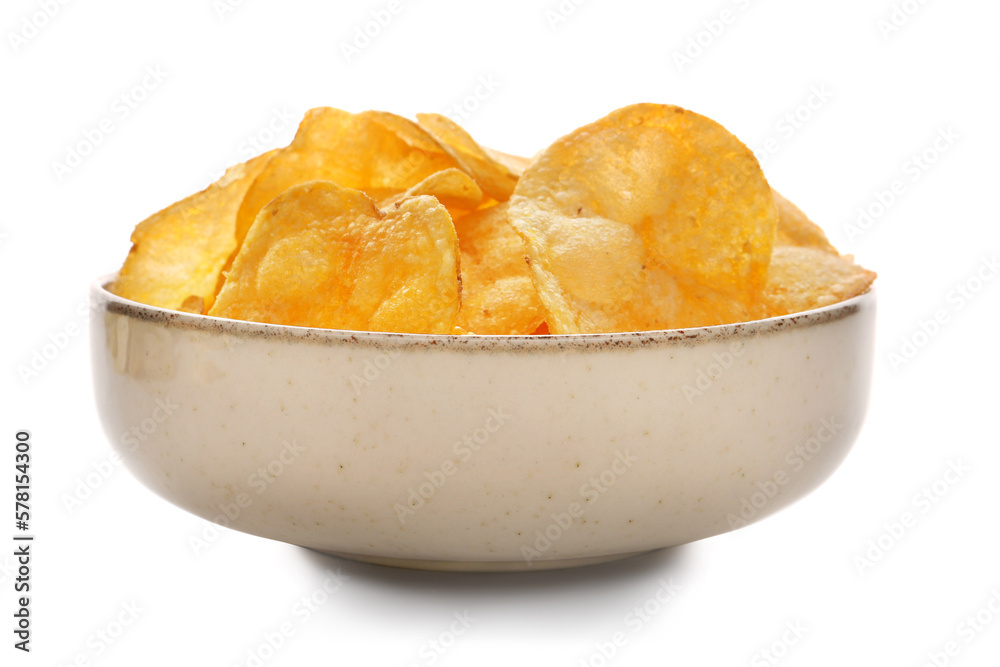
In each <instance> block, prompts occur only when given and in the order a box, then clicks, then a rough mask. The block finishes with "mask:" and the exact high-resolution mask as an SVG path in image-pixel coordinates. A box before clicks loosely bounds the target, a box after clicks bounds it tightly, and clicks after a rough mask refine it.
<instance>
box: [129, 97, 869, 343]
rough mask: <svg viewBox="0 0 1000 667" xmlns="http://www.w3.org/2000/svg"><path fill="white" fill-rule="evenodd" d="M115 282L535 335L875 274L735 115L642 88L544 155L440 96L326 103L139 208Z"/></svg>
mask: <svg viewBox="0 0 1000 667" xmlns="http://www.w3.org/2000/svg"><path fill="white" fill-rule="evenodd" d="M132 243H133V246H132V250H131V251H130V253H129V256H128V258H127V259H126V260H125V264H124V266H123V267H122V269H121V272H120V273H119V275H118V278H117V280H116V282H115V284H114V285H113V286H112V288H111V289H112V291H113V292H115V293H116V294H118V295H120V296H122V297H125V298H127V299H132V300H135V301H139V302H142V303H146V304H150V305H153V306H159V307H162V308H169V309H176V310H184V311H188V312H196V313H207V314H209V315H213V316H217V317H227V318H232V319H240V320H251V321H256V322H270V323H275V324H287V325H296V326H309V327H322V328H329V329H350V330H359V331H396V332H409V333H433V334H464V333H470V334H481V335H488V334H501V335H530V334H541V333H553V334H574V333H600V332H613V331H647V330H654V329H675V328H687V327H696V326H708V325H714V324H726V323H731V322H743V321H748V320H754V319H761V318H765V317H772V316H776V315H783V314H787V313H794V312H800V311H803V310H809V309H811V308H817V307H820V306H826V305H830V304H833V303H836V302H838V301H842V300H844V299H847V298H850V297H853V296H856V295H858V294H861V293H863V292H864V291H865V290H867V289H868V287H869V286H870V285H871V283H872V281H873V280H874V278H875V274H874V273H872V272H870V271H867V270H865V269H863V268H861V267H859V266H857V265H855V264H854V262H853V261H852V259H851V258H850V257H849V256H841V255H840V254H839V253H838V252H837V250H836V249H835V248H834V247H833V246H832V245H830V243H829V241H828V240H827V238H826V236H825V234H824V233H823V231H822V230H821V229H820V228H819V227H817V226H816V225H815V224H814V223H813V222H811V221H810V220H809V219H808V218H807V217H806V216H805V215H804V214H803V213H802V211H800V210H799V209H798V208H796V207H795V205H793V204H792V203H791V202H789V201H788V200H786V199H785V198H783V197H782V196H781V195H779V194H778V193H776V192H774V191H773V190H771V188H770V186H769V185H768V183H767V180H766V179H765V178H764V174H763V172H762V171H761V169H760V166H759V164H758V163H757V161H756V159H755V158H754V156H753V153H752V152H751V151H750V150H749V149H748V148H747V147H746V146H745V145H743V144H742V143H741V142H740V141H739V139H737V138H736V137H735V136H733V135H732V134H730V133H729V132H728V131H726V129H725V128H723V127H722V126H721V125H719V124H718V123H716V122H714V121H712V120H710V119H708V118H705V117H704V116H700V115H698V114H696V113H693V112H691V111H687V110H685V109H682V108H680V107H676V106H670V105H655V104H636V105H632V106H628V107H625V108H622V109H619V110H617V111H615V112H613V113H611V114H610V115H608V116H606V117H604V118H602V119H600V120H598V121H597V122H595V123H592V124H590V125H587V126H584V127H581V128H579V129H578V130H576V131H574V132H572V133H570V134H568V135H567V136H565V137H562V138H561V139H559V140H558V141H556V142H555V143H554V144H552V145H551V146H549V147H548V148H547V149H545V150H543V151H542V152H540V153H539V154H538V155H536V156H535V158H534V159H531V160H529V159H526V158H520V157H515V156H512V155H507V154H504V153H500V152H498V151H494V150H491V149H489V148H486V147H484V146H481V145H479V144H478V143H477V142H476V141H475V140H474V139H473V138H472V137H471V136H469V134H468V133H467V132H465V130H463V129H462V128H461V127H459V126H458V125H457V124H455V123H454V122H452V121H451V120H450V119H448V118H446V117H444V116H440V115H437V114H419V115H418V117H417V122H413V121H411V120H408V119H406V118H403V117H401V116H397V115H394V114H391V113H387V112H379V111H366V112H363V113H358V114H352V113H348V112H345V111H340V110H337V109H332V108H328V107H323V108H318V109H313V110H311V111H309V112H308V113H307V114H306V116H305V118H304V120H303V121H302V123H301V125H300V126H299V129H298V132H297V133H296V135H295V139H294V140H293V141H292V143H291V144H290V145H289V146H287V147H285V148H281V149H277V150H273V151H270V152H269V153H265V154H263V155H260V156H258V157H256V158H254V159H252V160H250V161H248V162H246V163H243V164H239V165H236V166H234V167H232V168H230V169H229V170H228V171H227V172H226V174H225V175H224V176H223V177H222V178H221V179H220V180H219V181H217V182H216V183H213V184H212V185H210V186H209V187H208V188H206V189H205V190H203V191H202V192H199V193H197V194H194V195H192V196H190V197H188V198H187V199H184V200H182V201H180V202H177V203H176V204H173V205H171V206H169V207H167V208H166V209H164V210H162V211H160V212H159V213H157V214H155V215H153V216H151V217H150V218H148V219H146V220H144V221H143V222H141V223H139V225H138V226H137V227H136V228H135V231H134V232H133V233H132Z"/></svg>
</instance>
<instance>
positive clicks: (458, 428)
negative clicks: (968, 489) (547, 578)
mask: <svg viewBox="0 0 1000 667" xmlns="http://www.w3.org/2000/svg"><path fill="white" fill-rule="evenodd" d="M113 280H114V276H106V277H104V278H102V279H99V280H98V281H97V282H95V283H94V285H93V287H92V290H91V296H92V305H93V307H94V311H93V312H94V316H93V317H92V319H91V322H92V324H91V327H92V331H91V342H92V357H93V375H94V389H95V392H96V398H97V405H98V409H99V412H100V416H101V420H102V424H103V426H104V429H105V431H106V434H107V436H108V438H109V440H110V441H111V443H112V444H113V446H114V447H115V448H116V450H117V451H118V453H119V454H120V455H121V456H122V457H123V459H124V460H125V461H126V464H127V466H128V467H129V468H130V470H131V471H132V473H133V474H134V475H135V476H136V477H138V478H139V479H140V480H141V481H142V482H143V484H145V485H146V486H147V487H149V488H150V489H151V490H153V491H154V492H156V493H157V494H159V495H160V496H162V497H163V498H165V499H167V500H169V501H170V502H172V503H173V504H175V505H177V506H178V507H181V508H183V509H185V510H187V511H188V512H191V513H193V514H195V515H197V516H199V517H202V518H204V519H207V520H209V521H214V522H216V523H220V524H222V525H225V526H228V527H230V528H233V529H236V530H239V531H243V532H246V533H250V534H253V535H259V536H261V537H267V538H271V539H274V540H281V541H284V542H288V543H291V544H295V545H299V546H302V547H307V548H309V549H314V550H318V551H322V552H326V553H330V554H335V555H338V556H342V557H345V558H350V559H355V560H360V561H367V562H372V563H380V564H385V565H393V566H400V567H411V568H421V569H434V570H465V571H504V570H526V569H532V568H560V567H570V566H576V565H587V564H592V563H599V562H604V561H610V560H614V559H618V558H624V557H627V556H631V555H635V554H639V553H643V552H647V551H651V550H654V549H661V548H664V547H671V546H675V545H679V544H684V543H687V542H691V541H694V540H699V539H702V538H706V537H710V536H712V535H718V534H720V533H724V532H727V531H730V530H733V529H736V528H740V527H742V526H745V525H747V524H749V523H753V522H755V521H758V520H760V519H762V518H764V517H766V516H768V515H770V514H773V513H774V512H776V511H778V510H780V509H781V508H783V507H786V506H788V505H789V504H790V503H792V502H794V501H795V500H797V499H799V498H802V497H803V496H805V495H806V494H808V493H809V492H810V491H812V490H813V489H815V488H816V487H817V486H819V485H820V484H821V483H822V482H823V481H824V480H825V479H826V478H827V477H829V476H830V475H831V474H832V473H833V471H834V470H835V469H836V468H837V466H838V465H839V464H840V463H841V461H843V459H844V457H845V456H846V455H847V453H848V451H849V450H850V448H851V446H852V445H853V443H854V441H855V439H856V437H857V435H858V432H859V430H860V428H861V425H862V422H863V420H864V416H865V412H866V409H867V404H868V396H869V387H870V382H871V373H872V360H873V343H874V336H873V329H874V320H875V294H874V292H873V291H869V292H867V293H865V294H862V295H860V296H858V297H855V298H853V299H850V300H848V301H844V302H842V303H838V304H835V305H832V306H828V307H825V308H820V309H817V310H812V311H808V312H804V313H800V314H795V315H788V316H784V317H776V318H772V319H767V320H760V321H754V322H747V323H742V324H733V325H723V326H713V327H703V328H695V329H684V330H669V331H647V332H639V333H613V334H588V335H556V336H533V337H517V336H438V335H417V334H394V333H375V332H361V331H336V330H327V329H313V328H304V327H293V326H279V325H272V324H261V323H254V322H242V321H235V320H226V319H219V318H214V317H208V316H203V315H195V314H188V313H181V312H175V311H169V310H164V309H161V308H156V307H153V306H147V305H144V304H140V303H136V302H133V301H129V300H126V299H122V298H120V297H118V296H116V295H114V294H112V293H110V292H109V291H108V290H107V285H108V284H110V283H111V282H112V281H113Z"/></svg>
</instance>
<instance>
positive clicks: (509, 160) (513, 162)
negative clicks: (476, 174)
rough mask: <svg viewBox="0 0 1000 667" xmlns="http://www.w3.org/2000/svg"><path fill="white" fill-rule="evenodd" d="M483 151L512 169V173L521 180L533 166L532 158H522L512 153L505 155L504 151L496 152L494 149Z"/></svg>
mask: <svg viewBox="0 0 1000 667" xmlns="http://www.w3.org/2000/svg"><path fill="white" fill-rule="evenodd" d="M483 150H484V151H486V153H487V154H489V155H490V157H492V158H493V159H494V160H496V161H497V162H499V163H500V164H502V165H504V166H505V167H507V168H508V169H510V171H511V173H512V174H514V175H515V176H517V177H518V178H521V175H522V174H523V173H524V172H525V170H527V168H528V167H529V166H531V158H530V157H521V156H520V155H511V154H510V153H504V152H503V151H498V150H494V149H492V148H487V147H485V146H484V147H483Z"/></svg>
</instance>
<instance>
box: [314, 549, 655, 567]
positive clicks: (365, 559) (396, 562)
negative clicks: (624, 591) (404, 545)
mask: <svg viewBox="0 0 1000 667" xmlns="http://www.w3.org/2000/svg"><path fill="white" fill-rule="evenodd" d="M315 551H319V552H320V553H325V554H329V555H330V556H337V557H338V558H347V559H348V560H356V561H359V562H362V563H371V564H373V565H385V566H387V567H401V568H406V569H409V570H433V571H437V572H530V571H533V570H560V569H564V568H570V567H583V566H585V565H598V564H600V563H610V562H611V561H616V560H622V559H625V558H632V557H633V556H639V555H641V554H647V553H650V552H651V551H656V550H655V549H650V550H649V551H633V552H630V553H624V554H608V555H605V556H590V557H587V558H560V559H551V560H539V561H532V562H528V561H523V560H506V561H464V560H422V559H417V558H391V557H384V556H366V555H362V554H348V553H343V552H340V551H324V550H322V549H316V550H315Z"/></svg>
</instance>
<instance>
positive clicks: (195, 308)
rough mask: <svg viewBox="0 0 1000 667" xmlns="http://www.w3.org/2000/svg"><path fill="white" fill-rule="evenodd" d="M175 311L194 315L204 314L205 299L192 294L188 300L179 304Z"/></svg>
mask: <svg viewBox="0 0 1000 667" xmlns="http://www.w3.org/2000/svg"><path fill="white" fill-rule="evenodd" d="M177 310H179V311H181V312H184V313H196V314H198V315H204V314H205V299H203V298H202V297H200V296H196V295H194V294H192V295H191V296H189V297H188V298H186V299H184V301H182V302H181V305H180V306H178V308H177Z"/></svg>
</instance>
